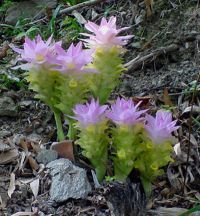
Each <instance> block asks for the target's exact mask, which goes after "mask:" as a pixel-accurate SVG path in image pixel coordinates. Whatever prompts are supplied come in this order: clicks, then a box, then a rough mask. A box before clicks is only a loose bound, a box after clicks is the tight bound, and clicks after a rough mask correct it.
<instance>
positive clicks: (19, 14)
mask: <svg viewBox="0 0 200 216" xmlns="http://www.w3.org/2000/svg"><path fill="white" fill-rule="evenodd" d="M56 5H57V0H29V1H28V0H27V1H21V2H15V4H13V6H11V7H10V8H9V9H8V10H7V13H6V17H5V22H6V23H8V24H11V25H15V24H16V23H17V21H18V20H19V18H33V17H36V16H38V15H39V16H41V14H43V13H44V12H45V8H50V9H52V8H55V7H56Z"/></svg>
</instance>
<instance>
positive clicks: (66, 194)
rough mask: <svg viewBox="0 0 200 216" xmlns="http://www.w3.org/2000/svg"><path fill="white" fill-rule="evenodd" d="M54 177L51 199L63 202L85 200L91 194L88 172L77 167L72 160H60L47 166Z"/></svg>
mask: <svg viewBox="0 0 200 216" xmlns="http://www.w3.org/2000/svg"><path fill="white" fill-rule="evenodd" d="M47 168H49V169H50V174H51V176H52V183H51V188H50V196H51V199H52V200H54V201H56V202H63V201H66V200H68V199H69V198H74V199H80V198H85V197H86V196H87V195H88V193H89V192H91V190H92V189H91V186H90V183H89V181H88V178H87V174H86V171H85V170H84V169H82V168H80V167H77V166H75V165H74V164H73V163H72V162H71V161H70V160H68V159H64V158H60V159H58V160H54V161H52V162H50V163H49V164H47Z"/></svg>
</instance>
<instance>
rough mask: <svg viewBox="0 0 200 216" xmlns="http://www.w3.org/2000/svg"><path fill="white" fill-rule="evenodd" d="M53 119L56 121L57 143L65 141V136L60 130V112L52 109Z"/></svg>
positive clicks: (61, 129)
mask: <svg viewBox="0 0 200 216" xmlns="http://www.w3.org/2000/svg"><path fill="white" fill-rule="evenodd" d="M53 112H54V118H55V121H56V128H57V137H58V141H63V140H64V139H65V135H64V132H63V128H62V121H61V113H60V111H58V110H56V109H53Z"/></svg>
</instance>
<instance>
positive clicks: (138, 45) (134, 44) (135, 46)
mask: <svg viewBox="0 0 200 216" xmlns="http://www.w3.org/2000/svg"><path fill="white" fill-rule="evenodd" d="M131 46H132V47H133V48H135V49H141V48H142V44H141V43H140V42H135V43H132V44H131Z"/></svg>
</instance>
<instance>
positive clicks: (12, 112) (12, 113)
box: [0, 96, 18, 117]
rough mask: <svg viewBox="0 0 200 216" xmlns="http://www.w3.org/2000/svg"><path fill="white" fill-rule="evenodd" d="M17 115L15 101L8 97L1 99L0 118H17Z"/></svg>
mask: <svg viewBox="0 0 200 216" xmlns="http://www.w3.org/2000/svg"><path fill="white" fill-rule="evenodd" d="M17 114H18V112H17V106H16V105H15V102H14V101H13V99H12V98H10V97H7V96H2V97H0V116H8V117H16V116H17Z"/></svg>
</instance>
